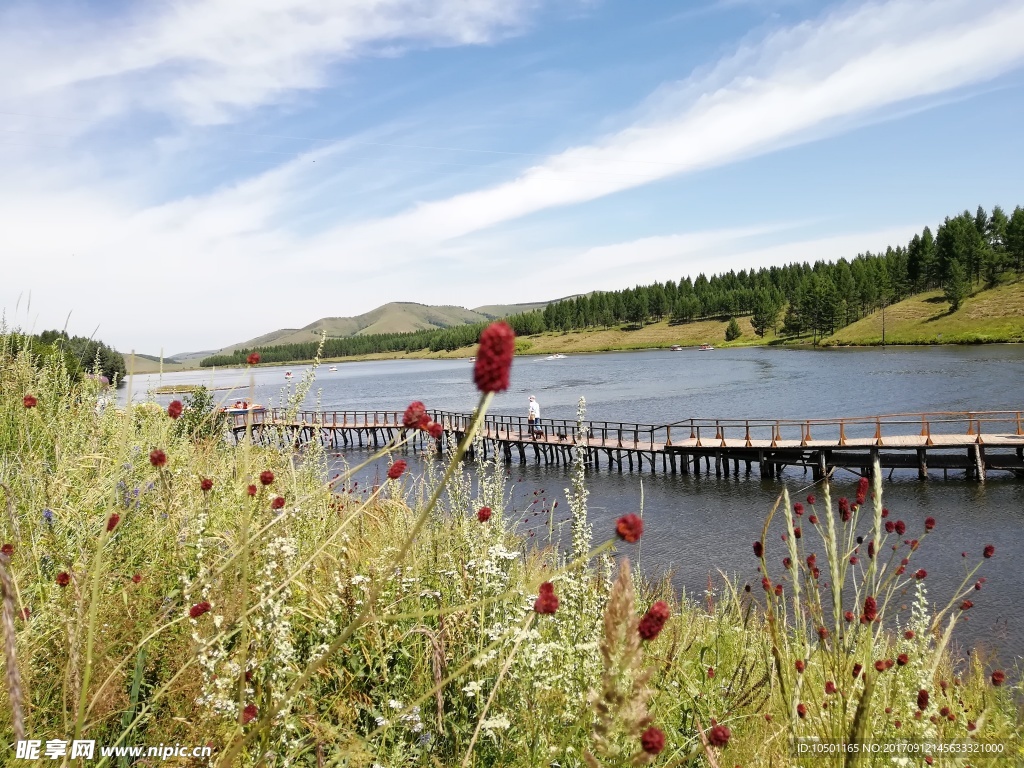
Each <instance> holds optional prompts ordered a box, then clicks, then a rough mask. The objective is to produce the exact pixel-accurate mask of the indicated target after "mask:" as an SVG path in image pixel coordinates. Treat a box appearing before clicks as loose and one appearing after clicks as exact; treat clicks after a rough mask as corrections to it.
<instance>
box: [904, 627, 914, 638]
mask: <svg viewBox="0 0 1024 768" xmlns="http://www.w3.org/2000/svg"><path fill="white" fill-rule="evenodd" d="M903 636H904V637H905V638H907V640H913V639H914V630H912V629H908V630H907V631H906V632H904V633H903Z"/></svg>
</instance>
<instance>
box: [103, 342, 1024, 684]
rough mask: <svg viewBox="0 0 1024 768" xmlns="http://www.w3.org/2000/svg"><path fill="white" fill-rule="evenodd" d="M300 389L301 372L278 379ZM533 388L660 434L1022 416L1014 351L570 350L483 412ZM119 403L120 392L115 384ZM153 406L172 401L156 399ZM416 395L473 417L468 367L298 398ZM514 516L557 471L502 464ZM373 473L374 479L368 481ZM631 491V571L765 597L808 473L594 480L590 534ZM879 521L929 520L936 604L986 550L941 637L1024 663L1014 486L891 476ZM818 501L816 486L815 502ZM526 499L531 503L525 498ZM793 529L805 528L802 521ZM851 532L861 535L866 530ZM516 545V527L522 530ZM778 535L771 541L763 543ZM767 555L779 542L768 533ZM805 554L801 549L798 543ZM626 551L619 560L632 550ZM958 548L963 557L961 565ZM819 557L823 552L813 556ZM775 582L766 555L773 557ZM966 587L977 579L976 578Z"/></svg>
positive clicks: (270, 373) (420, 367) (923, 560)
mask: <svg viewBox="0 0 1024 768" xmlns="http://www.w3.org/2000/svg"><path fill="white" fill-rule="evenodd" d="M285 370H286V369H285V368H283V367H273V368H257V369H254V370H252V371H245V370H240V369H221V370H217V371H211V370H209V369H206V370H202V371H191V372H182V373H173V374H166V375H164V377H163V378H162V379H160V377H158V376H157V375H155V374H154V375H150V376H136V377H134V378H133V381H132V382H131V387H132V389H133V398H134V399H139V398H143V397H145V394H144V393H145V391H146V390H147V389H149V388H150V387H155V386H157V385H158V384H160V383H163V384H176V383H204V384H206V385H211V384H212V385H214V386H225V385H238V386H240V387H242V388H243V389H241V390H239V391H238V392H234V393H228V392H217V393H215V394H217V395H220V396H221V397H222V399H225V400H229V401H231V402H233V401H234V400H235V399H237V398H240V397H246V398H249V399H254V400H255V401H256V402H260V403H262V404H264V405H268V406H270V405H275V404H278V405H279V404H280V403H281V402H282V398H283V396H284V394H285V393H284V388H285V387H286V386H294V384H289V383H288V382H287V381H286V380H285V379H284V372H285ZM290 370H291V371H292V372H293V373H294V375H295V378H294V379H293V380H292V381H293V382H297V381H298V380H299V378H300V377H301V376H302V375H303V374H304V373H305V372H306V370H307V367H305V366H295V367H293V368H291V369H290ZM531 394H532V395H535V396H536V397H537V399H538V401H539V402H540V404H541V409H542V412H541V415H542V417H543V418H557V419H562V418H564V419H572V418H575V414H576V407H577V402H578V401H579V398H580V397H581V396H583V397H585V398H586V400H587V417H588V418H589V419H594V420H608V421H635V422H639V423H650V424H663V423H669V422H675V421H679V420H681V419H686V418H751V419H755V418H760V419H764V418H780V419H782V418H835V417H840V416H846V417H852V416H869V415H876V414H884V413H900V412H917V411H966V410H974V411H984V410H1024V345H988V346H964V347H921V348H918V347H910V348H907V347H890V348H887V349H877V348H876V349H836V350H807V349H778V348H772V349H766V348H746V349H718V350H715V351H713V352H699V351H697V350H684V351H682V352H669V351H660V350H659V351H654V350H652V351H643V352H624V353H599V354H579V355H570V356H569V357H566V358H565V359H561V360H545V359H543V358H539V357H519V358H517V359H516V361H515V363H514V365H513V371H512V387H511V389H510V391H508V392H505V393H502V394H499V395H497V396H496V397H495V399H494V404H493V406H492V408H491V411H492V412H494V413H501V414H511V415H525V413H526V404H527V398H528V396H529V395H531ZM120 396H121V399H122V400H124V399H125V398H126V397H127V390H126V389H122V391H121V392H120ZM158 399H159V401H160V402H162V403H166V402H168V401H169V400H170V399H171V397H170V396H162V397H160V398H158ZM412 400H422V401H423V402H424V403H425V404H426V406H427V407H428V408H436V409H444V410H458V411H469V410H471V409H472V407H473V405H474V404H475V403H476V401H477V393H476V390H475V389H474V387H473V383H472V363H471V362H469V361H468V360H407V361H401V360H395V361H374V362H355V363H339V364H338V370H337V371H336V372H329V371H328V370H327V366H322V367H321V368H320V370H319V371H318V375H317V381H316V383H315V385H314V387H313V390H312V391H311V393H310V395H309V397H308V398H307V401H306V406H307V407H309V408H313V407H316V405H317V402H318V401H319V403H320V407H322V408H323V409H324V410H334V409H339V410H340V409H348V410H401V409H404V407H405V406H406V405H407V404H408V403H409V402H410V401H412ZM509 469H510V474H509V487H510V493H511V498H512V505H513V508H514V509H515V510H516V511H517V512H518V513H520V519H521V520H523V519H525V522H524V523H522V525H523V528H524V530H526V531H527V532H529V531H533V532H534V534H535V540H536V538H545V537H546V536H547V528H546V524H547V519H548V514H547V512H539V510H541V509H550V505H551V504H552V503H553V502H554V501H556V500H557V501H558V502H559V504H558V507H557V509H555V510H554V511H555V513H556V514H555V522H556V523H559V522H562V521H564V520H565V519H566V517H567V513H568V510H567V504H566V502H565V497H564V489H565V488H566V487H568V485H569V475H568V470H567V469H565V468H563V467H544V466H538V465H536V464H533V463H529V464H526V465H520V464H518V463H513V464H512V465H510V467H509ZM372 477H373V470H369V471H368V475H367V478H372ZM856 481H857V480H856V477H855V476H853V475H852V474H850V473H849V472H844V471H839V472H837V473H836V476H835V481H834V489H835V490H834V492H833V496H834V497H838V496H842V495H845V496H849V497H851V498H852V497H853V496H854V493H855V490H854V489H855V486H856ZM641 482H642V485H643V497H644V518H645V523H646V530H647V535H646V536H645V537H644V539H643V540H642V551H641V564H642V566H643V568H644V569H645V572H647V573H648V574H650V576H651V577H652V578H656V577H658V576H659V575H661V574H665V573H669V572H670V573H671V574H672V578H673V583H674V584H675V585H676V587H677V588H679V589H680V590H686V592H687V593H688V594H690V595H696V596H701V595H702V594H703V592H704V590H705V589H706V586H707V583H708V577H709V574H710V575H711V577H712V578H713V579H714V580H716V581H719V582H720V581H721V576H720V575H719V572H720V571H721V572H724V573H726V574H728V575H729V576H730V577H735V578H737V579H739V580H740V581H741V583H750V584H752V585H754V586H755V588H756V589H760V585H759V582H760V574H758V573H757V561H756V560H755V558H754V556H753V553H752V550H751V543H752V542H753V541H754V539H756V538H757V537H758V536H759V535H760V530H761V526H762V524H763V521H764V518H765V515H766V514H767V512H768V511H769V509H770V508H771V506H772V504H773V502H774V500H775V498H776V497H777V495H778V494H779V492H780V491H781V489H782V488H783V486H787V487H789V489H790V493H791V494H793V496H794V500H796V499H802V498H803V497H804V496H805V495H806V493H807V491H806V490H801V489H805V488H806V486H808V485H809V484H810V483H811V476H810V474H806V475H805V474H804V472H803V470H802V469H795V468H790V469H787V470H786V472H784V474H783V476H782V478H781V479H779V480H762V479H761V478H760V476H759V473H758V472H757V470H756V467H755V470H754V472H753V473H752V474H751V475H750V476H749V477H746V476H744V475H743V474H742V473H741V475H740V476H739V477H726V478H722V479H717V478H715V476H714V475H713V474H712V475H711V476H706V475H700V476H694V475H663V474H661V473H659V474H657V475H651V474H650V473H645V474H643V475H641V474H639V473H632V474H631V473H629V472H625V473H622V474H619V473H618V472H609V471H608V470H606V469H604V468H602V469H600V470H598V471H596V472H591V473H590V479H589V489H590V492H591V495H590V513H591V521H592V522H593V524H594V530H595V537H601V536H602V535H606V533H610V532H611V531H612V530H613V527H614V520H615V518H617V517H618V516H619V515H621V514H623V513H624V512H627V511H636V510H637V509H638V508H639V505H640V496H641ZM883 495H884V501H885V505H886V506H887V507H888V508H889V509H890V510H891V512H892V519H902V520H904V521H906V523H907V526H908V536H913V537H919V535H920V533H921V532H922V526H923V521H924V519H925V517H927V516H932V517H935V518H936V519H937V521H938V525H937V527H936V529H935V530H934V531H933V532H932V533H931V534H929V535H928V538H927V539H926V540H925V542H924V543H923V544H922V546H921V549H920V550H919V552H917V553H916V554H915V556H914V559H913V560H912V562H913V563H914V567H915V568H918V567H923V568H925V569H926V570H927V571H928V573H929V576H928V579H927V582H926V583H927V585H928V590H929V591H928V594H929V597H930V599H931V600H932V601H933V602H935V603H938V604H940V605H942V606H944V605H945V603H946V602H947V600H948V599H949V598H950V597H951V596H952V593H953V591H954V590H955V589H956V587H957V586H958V585H959V584H960V581H961V579H962V577H963V574H964V569H965V567H968V566H973V565H974V564H976V563H977V562H978V560H979V559H980V558H981V552H982V549H983V548H984V546H985V545H986V544H994V545H995V546H996V550H997V552H996V556H995V558H993V559H992V560H988V561H985V564H984V566H983V568H982V570H981V571H980V572H979V575H981V576H985V577H987V579H988V581H987V583H986V584H985V585H984V588H983V589H982V591H980V592H973V593H972V594H971V599H972V600H973V602H974V604H975V607H974V608H973V609H972V610H971V611H970V613H969V614H966V618H967V622H966V624H964V625H962V626H961V627H960V628H959V629H958V630H957V633H956V634H955V635H954V637H955V638H957V639H958V640H959V642H960V643H961V644H962V647H971V646H973V647H977V648H978V649H979V650H981V651H982V652H983V653H985V654H989V655H991V656H992V657H993V660H994V659H999V660H1000V663H1001V664H1003V665H1006V666H1012V665H1013V664H1012V662H1013V657H1018V656H1024V589H1022V587H1024V573H1022V572H1021V571H1018V570H1017V568H1016V566H1014V565H1013V563H1020V562H1024V537H1021V536H1020V532H1021V529H1022V522H1024V479H1021V478H1015V477H1013V476H1011V475H1009V474H1008V473H1003V472H992V473H990V474H989V477H988V481H987V482H986V483H984V484H979V483H975V482H965V481H964V480H963V473H962V472H951V473H950V479H949V480H945V481H944V480H943V479H942V473H941V471H939V472H935V471H933V472H932V474H931V479H929V480H928V481H920V480H918V479H917V474H916V471H914V472H899V471H898V472H897V473H895V475H894V476H893V478H892V480H891V481H888V482H886V483H885V484H884V488H883ZM818 496H819V497H820V492H818ZM535 499H541V501H539V502H538V503H536V504H534V503H533V502H534V500H535ZM804 527H805V530H806V528H807V526H804ZM862 527H863V526H862ZM527 535H529V533H527ZM772 542H775V543H777V544H778V546H775V544H772ZM769 544H771V545H772V546H773V547H774V549H775V551H776V552H778V557H781V556H782V552H781V549H782V546H781V542H779V540H778V537H777V536H775V538H774V539H771V538H770V539H769ZM805 544H809V542H808V541H806V540H805ZM633 549H635V547H631V548H630V552H629V554H630V556H631V557H633V558H634V559H635V557H636V552H634V551H632V550H633ZM962 552H966V553H967V557H966V558H963V557H961V553H962ZM818 554H819V557H821V556H822V554H823V552H822V548H821V547H819V548H818ZM770 566H771V567H773V568H774V574H773V575H775V576H776V577H778V576H779V572H780V571H781V566H780V565H779V564H778V561H777V559H776V560H774V561H772V562H771V563H770ZM972 583H973V582H972Z"/></svg>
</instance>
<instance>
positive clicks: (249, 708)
mask: <svg viewBox="0 0 1024 768" xmlns="http://www.w3.org/2000/svg"><path fill="white" fill-rule="evenodd" d="M257 714H259V710H258V709H257V708H256V705H255V704H246V705H245V709H243V710H242V725H248V724H249V723H251V722H252V721H253V720H255V719H256V715H257Z"/></svg>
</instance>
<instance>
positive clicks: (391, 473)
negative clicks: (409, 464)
mask: <svg viewBox="0 0 1024 768" xmlns="http://www.w3.org/2000/svg"><path fill="white" fill-rule="evenodd" d="M405 467H406V463H405V462H404V461H402V460H401V459H399V460H398V461H396V462H395V463H394V464H392V465H391V466H390V467H389V468H388V477H390V478H391V479H392V480H397V479H398V478H400V477H401V476H402V473H403V472H405Z"/></svg>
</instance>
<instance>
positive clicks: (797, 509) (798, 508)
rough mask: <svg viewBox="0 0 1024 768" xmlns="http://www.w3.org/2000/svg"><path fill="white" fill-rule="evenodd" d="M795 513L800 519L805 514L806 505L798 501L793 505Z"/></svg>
mask: <svg viewBox="0 0 1024 768" xmlns="http://www.w3.org/2000/svg"><path fill="white" fill-rule="evenodd" d="M793 511H794V512H795V513H796V515H797V517H799V516H800V515H802V514H803V513H804V505H803V504H801V503H800V502H799V501H798V502H797V503H796V504H794V505H793Z"/></svg>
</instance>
